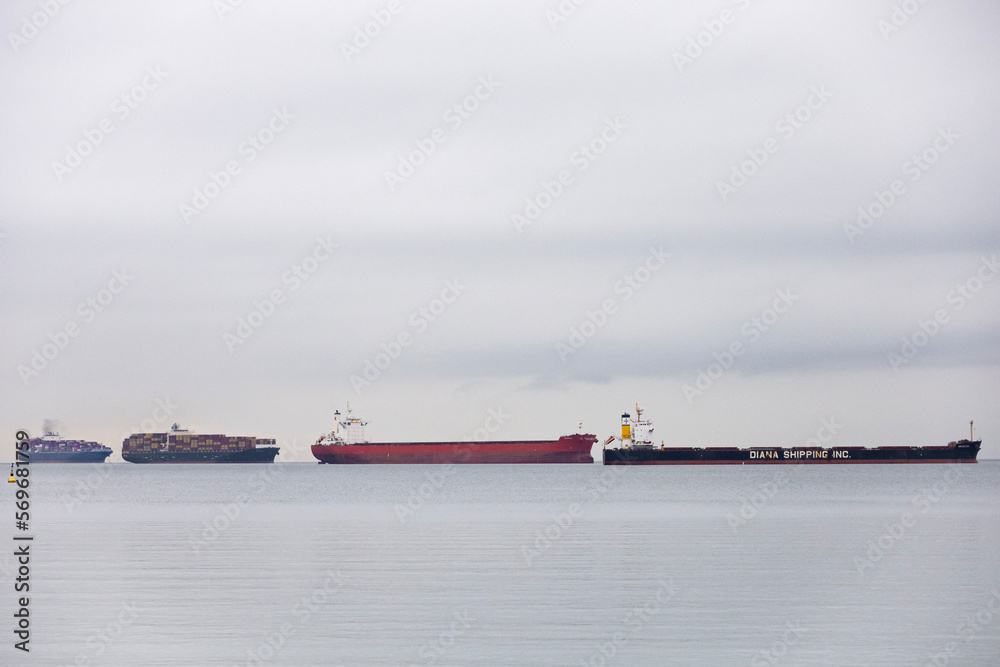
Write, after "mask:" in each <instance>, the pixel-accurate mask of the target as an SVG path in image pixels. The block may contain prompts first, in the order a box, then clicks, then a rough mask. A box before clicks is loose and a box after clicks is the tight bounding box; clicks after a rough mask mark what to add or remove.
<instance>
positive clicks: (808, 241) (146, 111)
mask: <svg viewBox="0 0 1000 667" xmlns="http://www.w3.org/2000/svg"><path fill="white" fill-rule="evenodd" d="M233 4H234V5H235V6H230V5H229V4H228V3H226V2H225V0H219V1H218V2H212V1H211V0H198V1H187V2H143V3H118V2H89V3H83V2H78V3H69V4H66V5H60V4H58V3H57V2H52V3H51V7H49V5H47V4H46V3H44V2H43V3H38V2H26V1H22V0H17V1H16V2H8V3H4V6H3V9H2V10H0V20H2V25H3V27H4V32H5V34H6V35H7V40H6V41H7V43H6V45H5V47H4V48H3V56H2V58H0V82H2V89H3V92H4V103H3V105H2V106H0V114H2V116H0V118H2V123H0V136H2V144H0V145H2V147H3V151H2V153H0V178H2V182H3V184H4V192H3V197H2V198H0V234H2V236H0V280H2V285H3V289H2V292H0V303H2V308H3V320H2V325H0V326H2V332H3V342H4V345H3V346H2V348H0V362H2V363H0V369H2V376H0V387H2V391H3V405H4V410H3V415H2V418H0V429H2V430H3V432H4V433H6V434H10V435H13V433H14V432H15V430H17V429H19V428H27V429H28V430H30V431H32V432H36V431H38V430H40V428H41V424H42V420H43V419H45V418H53V419H59V420H60V421H61V422H62V428H63V434H64V435H67V436H73V437H85V438H90V439H96V440H101V441H103V442H105V444H107V445H109V446H111V447H113V448H115V449H116V450H118V451H120V447H121V434H122V433H124V432H131V431H132V430H137V429H139V428H140V426H141V424H142V422H143V420H144V419H151V418H152V416H153V415H154V412H155V409H156V407H157V403H158V401H159V402H160V403H161V404H168V405H170V406H171V408H170V411H171V415H170V416H169V419H166V420H164V421H163V422H162V423H160V424H158V425H157V428H158V429H165V428H166V427H168V426H169V424H168V423H167V422H170V421H175V420H176V421H179V422H181V423H182V424H183V425H185V426H187V427H189V428H192V429H195V430H198V431H202V432H224V433H230V434H254V435H258V436H260V437H276V438H278V439H279V440H280V441H281V442H282V443H283V444H284V445H285V446H286V453H285V454H284V455H283V456H282V458H283V459H285V460H288V459H296V460H310V455H309V452H308V447H307V445H308V444H309V443H311V442H312V441H313V440H315V438H316V437H318V436H319V435H320V433H322V432H323V431H325V430H327V429H328V428H329V424H330V421H331V417H332V413H333V411H334V409H336V408H339V409H341V411H343V410H344V408H345V406H346V403H347V401H350V402H351V405H352V406H353V407H354V409H355V411H356V412H357V413H358V414H360V415H362V416H364V417H366V418H367V419H368V420H369V421H370V425H369V427H368V430H369V435H370V436H371V437H372V438H375V439H386V440H393V439H397V438H399V439H407V440H422V439H453V438H454V439H457V438H461V437H465V436H469V435H470V434H472V433H473V431H474V430H475V429H476V428H478V427H480V426H482V424H483V423H484V420H486V418H487V416H488V415H489V410H491V409H494V410H497V409H502V410H503V411H504V413H505V414H509V415H510V417H509V419H508V420H507V421H506V423H505V424H504V425H503V427H502V429H501V431H500V432H498V433H497V434H496V436H497V437H499V438H507V437H510V438H514V437H534V438H543V437H553V436H558V435H560V434H564V433H568V432H573V431H575V430H576V429H577V428H578V423H580V422H582V427H583V429H584V430H585V431H587V432H592V433H596V434H597V435H598V437H599V438H600V439H601V440H603V439H604V438H605V437H607V436H608V435H611V434H612V433H614V431H615V428H616V425H617V423H618V416H619V415H620V414H621V412H623V411H626V410H631V409H632V406H634V404H635V403H636V402H638V403H639V404H640V405H641V406H643V407H644V408H645V409H646V410H647V412H646V415H647V416H648V417H649V418H650V419H652V420H653V421H654V422H655V423H656V425H657V427H658V428H657V434H658V435H659V436H660V438H661V439H662V440H663V441H664V442H665V444H667V445H671V444H675V445H696V446H698V445H704V446H713V445H729V444H738V445H761V444H780V445H797V444H802V443H804V441H805V440H806V438H808V437H810V436H811V435H813V434H814V433H815V432H816V430H817V429H818V428H819V426H820V420H821V419H823V418H830V417H835V418H836V419H837V420H838V421H839V422H840V423H842V424H843V425H844V427H843V429H842V431H841V432H839V433H838V434H837V436H836V437H837V442H838V443H842V444H845V445H846V444H855V445H877V444H914V445H937V444H944V443H946V442H948V441H949V440H956V439H959V438H962V437H967V434H968V422H969V420H970V419H975V420H976V429H977V437H978V436H981V437H983V439H984V448H983V455H982V456H983V458H995V457H1000V441H998V440H997V437H996V436H997V433H998V432H1000V417H998V415H1000V411H998V409H997V408H998V403H997V398H996V396H997V389H998V388H1000V279H998V278H996V274H997V273H998V272H1000V265H998V264H997V258H998V255H1000V229H998V224H997V222H998V211H1000V189H998V187H997V186H998V182H1000V130H998V126H997V121H996V119H997V117H998V116H1000V96H998V93H1000V86H998V77H1000V40H998V36H1000V8H998V7H997V5H996V4H995V3H993V2H988V1H986V0H977V1H967V2H949V3H926V4H923V5H917V4H916V3H912V4H913V5H914V7H918V9H917V10H916V11H915V13H912V14H906V13H905V12H904V11H903V10H902V9H900V7H902V4H906V3H902V4H900V3H896V4H894V3H893V2H890V1H882V0H880V1H878V2H869V1H864V2H862V1H860V0H858V1H853V0H850V1H844V0H839V1H837V2H833V1H830V2H818V3H794V2H778V1H770V2H765V1H763V0H761V1H759V2H757V1H753V0H751V1H749V2H745V1H743V0H740V1H739V2H730V1H716V2H707V3H705V2H702V3H698V2H675V3H654V2H633V3H626V4H624V5H623V4H622V3H611V2H600V1H598V0H591V1H590V2H586V3H584V4H582V6H579V7H577V8H576V9H575V11H573V12H572V13H571V14H570V15H568V16H565V17H564V16H562V15H560V14H559V7H560V3H558V2H557V1H556V0H552V1H551V2H539V3H534V2H496V3H459V2H439V3H428V2H412V3H411V2H406V1H405V0H400V1H399V2H398V3H397V2H391V3H390V2H340V3H323V2H304V1H302V2H280V3H279V2H264V1H263V0H244V1H243V2H242V3H239V4H236V3H235V2H234V3H233ZM562 6H563V7H564V8H565V7H570V6H574V5H572V3H569V2H563V3H562ZM45 7H49V12H50V13H54V15H52V16H51V17H50V16H47V15H46V14H45ZM907 7H908V8H909V5H907ZM55 8H57V9H58V11H56V10H55ZM910 9H911V10H912V9H913V8H910ZM230 10H231V11H230ZM391 10H396V12H395V13H393V12H392V11H391ZM556 17H558V18H556ZM563 19H564V20H563ZM904 19H905V20H904ZM379 21H381V23H383V24H385V25H380V24H379ZM893 21H895V23H894V22H893ZM39 26H40V27H39ZM365 30H368V32H369V33H372V35H373V36H364V31H365ZM359 35H362V37H359ZM366 40H367V41H366ZM699 42H700V43H699ZM859 210H860V211H867V212H868V213H867V217H865V216H861V217H859ZM102 290H105V291H102ZM276 296H277V298H275V297H276ZM88 299H91V300H92V302H91V303H89V304H88ZM422 309H423V310H422ZM254 313H259V314H257V315H255V314H254ZM241 322H242V324H241ZM255 324H257V325H259V326H254V325H255ZM68 332H75V334H72V335H71V333H68ZM904 339H906V341H904ZM400 341H405V343H404V344H400ZM397 345H398V349H397ZM909 345H912V347H909ZM46 346H48V347H46ZM734 346H735V347H734ZM734 350H739V351H738V352H734ZM380 354H384V355H386V356H383V357H381V358H380V357H379V356H378V355H380ZM369 362H370V364H369ZM376 363H378V364H379V365H380V366H382V368H376V367H375V364H376ZM713 364H717V366H715V367H713V366H712V365H713ZM366 367H368V374H367V376H366V375H365V369H366ZM376 371H377V376H376ZM701 373H704V375H703V376H701V379H700V380H699V375H700V374H701ZM710 375H711V377H710ZM352 377H353V379H352ZM686 387H687V388H686ZM4 456H5V457H7V460H9V454H5V455H4Z"/></svg>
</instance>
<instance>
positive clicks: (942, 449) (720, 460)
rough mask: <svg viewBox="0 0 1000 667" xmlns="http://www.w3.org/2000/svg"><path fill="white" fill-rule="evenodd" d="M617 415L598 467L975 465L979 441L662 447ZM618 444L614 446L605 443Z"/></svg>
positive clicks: (641, 425) (648, 428) (636, 423)
mask: <svg viewBox="0 0 1000 667" xmlns="http://www.w3.org/2000/svg"><path fill="white" fill-rule="evenodd" d="M635 411H636V418H635V419H632V417H631V415H629V414H628V413H627V412H626V413H625V414H623V415H622V435H621V438H616V437H615V436H611V437H610V438H608V439H607V440H605V441H604V465H606V466H609V465H727V464H728V465H748V464H749V465H756V464H765V465H769V464H811V463H821V464H826V463H976V462H977V461H976V456H977V455H978V454H979V448H980V446H981V445H982V440H973V439H972V438H973V432H972V422H969V439H968V440H958V441H956V442H949V443H948V444H947V445H940V446H931V447H906V446H903V447H822V446H816V447H810V446H805V447H787V448H786V447H748V448H745V449H740V448H738V447H665V446H664V445H663V443H662V441H661V443H660V445H659V446H657V445H656V444H655V443H654V442H653V439H652V437H651V435H652V433H653V425H652V423H650V422H649V421H648V420H645V419H643V418H642V413H643V410H642V409H640V408H639V406H638V405H637V406H636V407H635ZM616 440H617V441H618V446H616V447H613V448H611V449H608V445H609V444H611V443H612V442H614V441H616Z"/></svg>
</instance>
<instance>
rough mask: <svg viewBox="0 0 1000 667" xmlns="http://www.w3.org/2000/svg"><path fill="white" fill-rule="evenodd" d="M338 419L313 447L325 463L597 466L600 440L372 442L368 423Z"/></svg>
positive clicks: (584, 436)
mask: <svg viewBox="0 0 1000 667" xmlns="http://www.w3.org/2000/svg"><path fill="white" fill-rule="evenodd" d="M347 412H348V414H347V416H346V417H342V416H341V414H340V412H339V411H337V412H335V413H334V422H333V430H332V431H330V432H329V433H327V434H325V435H323V436H321V437H320V438H319V440H317V441H316V444H315V445H313V446H312V453H313V456H315V457H316V458H317V459H319V462H320V463H593V462H594V457H592V456H591V455H590V450H591V447H592V446H593V445H594V443H595V442H597V437H596V436H594V435H590V434H582V433H579V434H576V435H564V436H562V437H561V438H559V439H558V440H496V441H478V440H476V441H471V442H368V439H367V438H366V437H365V425H367V423H368V422H365V421H362V420H360V419H358V418H357V417H352V416H351V414H350V413H351V411H350V409H348V411H347Z"/></svg>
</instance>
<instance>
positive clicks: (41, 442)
mask: <svg viewBox="0 0 1000 667" xmlns="http://www.w3.org/2000/svg"><path fill="white" fill-rule="evenodd" d="M44 432H45V435H43V436H42V437H41V438H31V439H30V440H29V441H28V443H29V444H30V445H31V459H30V461H31V463H103V462H104V460H105V459H107V458H108V457H109V456H111V453H112V452H111V448H110V447H105V446H104V445H102V444H101V443H99V442H90V441H87V440H63V438H62V437H60V435H59V433H58V432H57V431H56V430H55V429H54V428H53V427H50V426H49V425H48V424H46V426H45V427H44Z"/></svg>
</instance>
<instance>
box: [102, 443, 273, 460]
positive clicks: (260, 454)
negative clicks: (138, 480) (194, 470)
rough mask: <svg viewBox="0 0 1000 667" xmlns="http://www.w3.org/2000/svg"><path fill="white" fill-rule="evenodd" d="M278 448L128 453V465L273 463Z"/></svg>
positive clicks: (125, 456) (126, 457)
mask: <svg viewBox="0 0 1000 667" xmlns="http://www.w3.org/2000/svg"><path fill="white" fill-rule="evenodd" d="M278 449H279V448H278V447H257V448H255V449H245V450H243V451H242V452H128V453H127V454H122V458H123V459H125V460H126V461H128V462H129V463H274V457H275V456H277V455H278Z"/></svg>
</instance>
